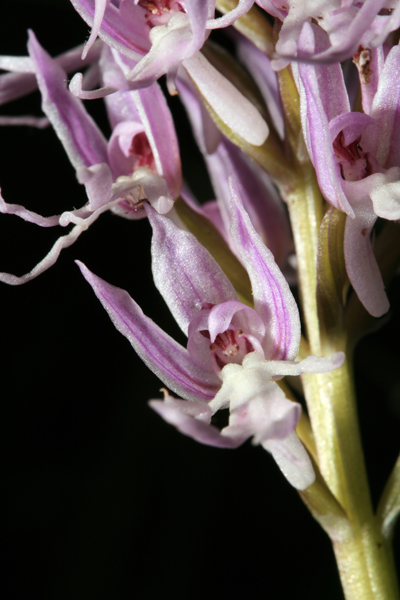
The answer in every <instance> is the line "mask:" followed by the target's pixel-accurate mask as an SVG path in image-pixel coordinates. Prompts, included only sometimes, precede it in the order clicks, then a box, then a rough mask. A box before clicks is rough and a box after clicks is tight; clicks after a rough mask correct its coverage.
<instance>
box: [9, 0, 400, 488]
mask: <svg viewBox="0 0 400 600" xmlns="http://www.w3.org/2000/svg"><path fill="white" fill-rule="evenodd" d="M71 2H72V5H73V7H74V8H75V9H76V11H77V12H78V13H79V15H80V16H81V17H82V18H83V19H84V20H85V21H86V23H87V24H88V25H89V26H90V27H91V34H90V37H89V39H88V41H87V43H86V44H85V45H84V46H82V47H81V48H80V49H78V50H74V51H69V52H66V53H65V54H63V55H61V56H59V57H57V58H51V57H50V56H49V55H48V54H47V52H46V51H45V50H44V49H43V48H42V47H41V45H40V43H39V42H38V40H37V39H36V37H35V35H34V33H33V32H30V33H29V41H28V56H26V57H0V67H1V68H3V69H4V70H7V71H10V73H8V74H3V75H1V76H0V81H1V96H0V101H1V102H2V103H3V104H4V103H6V102H9V101H11V100H13V99H15V98H17V97H19V96H21V95H24V94H27V93H29V92H30V91H32V89H34V88H35V87H36V86H37V87H38V88H39V90H40V93H41V97H42V109H43V113H44V117H41V118H39V119H38V118H35V117H21V118H20V119H19V120H18V119H15V118H11V117H10V118H9V119H7V118H6V117H3V118H2V123H3V124H5V125H13V124H15V123H17V122H18V123H19V124H27V125H34V126H39V127H43V126H46V125H48V124H51V126H52V127H53V128H54V131H55V132H56V134H57V136H58V137H59V139H60V141H61V143H62V145H63V146H64V149H65V151H66V153H67V155H68V158H69V160H70V162H71V164H72V165H73V167H74V169H75V171H76V176H77V179H78V181H79V183H80V184H82V185H84V186H85V190H86V194H87V202H86V204H85V205H84V206H82V207H81V208H79V209H73V210H66V211H64V212H62V214H59V215H53V216H50V217H48V216H41V215H38V214H36V213H34V212H32V211H30V210H29V209H28V208H25V207H24V206H22V205H20V204H11V203H8V202H6V200H5V199H3V198H2V197H1V196H0V211H1V212H3V213H8V214H15V215H18V216H20V217H21V218H23V219H25V220H27V221H30V222H32V223H35V224H37V225H39V226H41V227H53V226H61V227H63V228H66V227H68V226H70V225H72V228H71V229H70V230H69V232H68V233H66V234H65V235H62V236H61V237H60V238H59V239H58V240H57V242H56V243H55V245H54V246H53V248H52V249H51V250H50V252H49V254H48V255H47V256H46V257H45V258H44V259H43V260H42V261H41V262H40V263H39V264H38V265H36V267H34V268H33V269H32V271H30V272H29V273H27V274H25V275H23V276H22V277H17V276H15V275H11V274H8V273H1V274H0V279H1V281H4V282H6V283H8V284H12V285H18V284H21V283H25V282H27V281H29V280H30V279H32V278H34V277H36V276H37V275H39V274H40V273H42V272H43V271H44V270H46V269H47V268H49V267H50V266H51V265H53V264H54V263H55V262H56V260H57V258H58V256H59V254H60V252H61V250H62V249H63V248H66V247H67V246H70V245H71V244H73V243H74V242H75V241H76V240H77V238H78V237H79V236H80V235H81V233H82V232H83V231H85V230H86V229H88V227H89V226H90V225H91V224H92V223H93V222H94V221H96V220H97V218H98V217H99V216H100V215H101V214H102V213H103V212H105V211H109V210H110V211H112V212H113V213H115V214H117V215H119V216H121V217H124V218H127V219H131V220H137V219H140V218H146V217H147V218H148V219H149V221H150V223H151V226H152V228H153V241H152V258H153V275H154V281H155V284H156V287H157V288H158V289H159V291H160V292H161V294H162V296H163V298H164V300H165V301H166V303H167V305H168V307H169V309H170V310H171V312H172V314H173V316H174V317H175V319H176V320H177V322H178V324H179V326H180V327H181V329H182V330H183V332H184V333H185V334H186V335H187V336H188V344H187V348H183V347H182V346H180V345H179V344H177V343H176V342H175V341H174V340H173V339H172V338H170V337H169V335H168V334H167V333H165V332H164V331H162V330H161V329H160V328H159V327H158V326H157V325H156V324H155V323H153V322H152V321H151V320H150V319H149V318H148V317H146V316H145V315H144V314H143V312H142V311H141V309H140V308H139V306H138V305H137V304H136V303H135V302H134V301H133V300H132V299H131V298H130V297H129V296H128V294H127V292H125V291H123V290H120V289H118V288H115V287H113V286H111V285H110V284H108V283H106V282H104V281H102V280H101V279H100V278H98V277H97V276H95V275H94V274H92V273H91V272H90V271H89V270H88V269H87V268H86V267H85V266H84V265H82V264H80V268H81V271H82V273H83V275H84V277H85V278H86V279H87V281H88V282H89V283H90V285H91V286H92V287H93V289H94V291H95V293H96V295H97V296H98V298H99V300H100V301H101V302H102V304H103V305H104V307H105V308H106V310H107V312H108V314H109V316H110V317H111V319H112V321H113V323H114V324H115V326H116V327H117V328H118V329H119V330H120V331H121V332H122V333H123V334H124V335H125V336H126V337H127V338H128V339H129V340H130V342H131V344H132V346H133V347H134V349H135V351H136V352H137V353H138V354H139V356H140V357H141V358H142V359H143V361H144V362H145V363H146V364H147V365H148V366H149V368H150V369H152V370H153V371H154V373H155V374H156V375H157V376H158V377H159V379H160V380H161V381H162V382H163V383H164V385H165V386H167V387H168V388H169V389H170V390H172V391H173V392H174V393H176V394H178V395H179V396H180V397H181V399H178V398H174V397H172V396H171V395H170V394H169V392H167V391H165V398H164V400H152V401H151V402H150V404H151V406H152V408H153V409H154V410H156V411H157V412H158V413H159V414H160V415H161V416H162V417H163V418H164V419H165V420H166V421H168V422H170V423H172V424H173V425H175V426H176V427H177V428H178V429H179V430H180V431H182V432H183V433H185V434H186V435H189V436H191V437H192V438H194V439H196V440H198V441H200V442H202V443H205V444H209V445H214V446H219V447H229V448H232V447H236V446H238V445H240V444H241V443H243V442H244V441H245V440H246V439H248V438H250V437H251V438H252V439H253V442H254V443H255V444H261V445H262V446H263V447H264V448H265V449H266V450H268V451H269V452H270V453H271V454H272V455H273V457H274V458H275V460H276V462H277V463H278V465H279V467H280V468H281V469H282V471H283V473H284V474H285V476H286V477H287V479H288V480H289V481H290V483H291V484H292V485H294V486H295V487H296V488H298V489H305V488H307V487H308V486H309V485H310V484H312V482H313V481H314V478H315V475H314V469H313V466H312V463H311V460H310V458H309V455H308V453H307V451H306V450H305V448H304V447H303V445H302V443H301V442H300V440H299V438H298V437H297V435H296V432H295V429H296V425H297V423H298V420H299V417H300V412H301V407H300V405H299V404H298V403H295V402H293V401H292V400H289V399H288V398H286V396H285V393H284V392H283V390H282V388H281V387H280V386H279V383H278V381H279V380H280V379H281V378H283V377H284V376H288V375H292V376H297V375H300V374H302V373H325V372H327V371H330V370H333V369H336V368H338V367H340V365H341V364H342V363H343V360H344V355H343V353H341V352H338V353H336V354H333V356H332V357H331V358H327V357H316V356H309V357H308V358H305V359H303V360H296V359H297V358H298V353H299V346H300V340H301V328H300V317H299V311H298V308H297V305H296V302H295V300H294V297H293V295H292V292H291V290H290V287H289V284H291V285H296V283H297V279H296V256H295V246H294V243H293V238H292V234H291V229H290V224H289V219H288V216H287V209H286V207H285V205H284V203H283V202H282V198H281V196H280V195H279V193H278V190H277V188H279V191H280V193H281V195H282V196H283V197H284V198H285V195H287V194H288V193H289V192H288V190H290V194H292V195H293V193H294V192H295V190H293V189H292V188H293V185H294V184H293V181H294V180H295V179H294V178H293V179H291V178H290V176H289V174H290V169H291V168H292V170H293V171H296V173H298V172H299V171H301V169H302V167H303V166H304V165H306V164H312V166H313V168H314V169H315V176H316V179H317V181H318V184H319V188H320V191H321V193H322V196H323V198H324V202H325V203H327V204H329V205H331V206H332V207H334V208H335V209H336V210H337V211H341V212H343V213H345V215H346V224H345V230H344V238H343V240H342V241H341V243H342V244H343V248H342V250H343V253H344V260H345V268H346V270H347V275H348V278H349V281H350V283H351V285H352V286H353V289H354V291H355V293H356V294H357V296H358V298H359V299H360V301H361V303H362V304H363V305H364V306H365V308H366V309H367V311H369V313H370V314H371V315H373V316H381V315H382V314H384V313H385V312H386V311H387V310H388V308H389V303H388V300H387V297H386V293H385V290H384V284H383V280H382V277H381V274H380V270H379V267H378V264H377V262H376V259H375V257H374V253H373V249H372V245H371V232H372V229H373V227H374V224H375V222H376V220H377V218H378V217H380V218H382V219H387V220H398V219H400V130H399V128H400V120H399V118H398V113H399V110H400V109H399V99H400V78H399V70H400V53H399V47H398V46H397V45H394V44H392V43H391V38H390V35H391V34H392V32H393V31H395V30H396V29H397V28H398V27H399V25H400V5H399V3H398V2H396V1H395V0H393V2H390V1H389V2H388V1H386V2H385V1H383V0H364V1H361V2H360V1H358V2H352V1H351V0H346V1H345V0H342V1H341V2H339V0H336V1H335V2H317V1H311V0H307V1H304V2H298V1H296V2H295V1H291V0H284V1H283V2H282V1H280V2H276V1H275V0H258V1H257V2H256V3H254V2H253V1H252V0H240V1H239V2H218V1H216V0H207V1H206V0H151V1H150V0H71ZM253 5H254V6H253ZM256 5H258V6H256ZM227 7H228V8H227ZM216 10H219V11H220V12H222V13H226V14H223V16H218V15H217V14H216ZM272 18H273V19H274V20H275V33H274V35H275V38H276V44H275V47H274V48H273V44H272V41H271V40H272V39H273V32H272V28H271V25H270V20H271V19H272ZM246 19H247V21H246ZM268 19H269V20H268ZM246 23H247V25H246ZM249 23H250V25H249ZM260 23H262V26H261V25H260ZM251 26H253V28H254V30H257V27H258V28H259V29H260V28H261V29H260V30H262V31H265V32H269V35H270V39H269V40H268V43H267V41H265V40H264V41H265V44H264V45H263V43H264V42H260V40H258V38H257V36H255V38H254V40H252V35H251V31H252V29H251ZM221 28H223V29H226V32H227V35H228V36H230V39H231V40H233V42H234V43H235V44H236V48H237V55H238V58H239V59H240V61H241V66H237V67H232V60H233V59H232V57H229V56H228V55H227V53H226V51H225V50H221V49H218V47H215V45H214V44H213V42H211V41H210V40H208V38H209V36H210V34H211V33H212V31H213V30H215V29H221ZM234 28H236V29H234ZM257 31H258V30H257ZM257 35H258V34H257ZM97 38H99V39H97ZM257 40H258V41H257ZM253 41H254V43H253ZM271 48H273V49H272V50H271ZM351 60H353V62H354V64H355V66H354V64H353V63H352V62H351ZM340 61H342V62H344V66H343V67H342V65H341V64H340ZM288 65H290V67H288ZM84 67H88V68H87V70H86V72H85V73H84V74H82V73H81V72H80V71H81V70H82V68H84ZM235 69H236V70H235ZM245 69H247V71H245ZM282 73H286V75H288V76H289V77H290V78H292V81H293V85H294V89H295V91H296V93H297V94H298V98H299V131H298V132H297V134H296V135H297V138H298V140H300V138H304V140H303V139H301V141H299V143H298V145H297V147H295V144H294V143H293V138H294V137H295V136H294V135H293V134H291V131H290V128H291V123H290V119H289V118H288V111H287V109H286V108H285V98H284V94H283V93H282V94H281V93H280V92H281V91H282V90H281V88H280V85H281V83H282V77H283V75H282ZM69 74H74V75H73V77H72V79H71V81H70V84H69V87H67V84H66V82H67V79H68V76H69ZM164 75H166V85H167V89H168V91H169V93H170V94H173V95H176V94H178V96H179V98H180V99H181V101H182V103H183V105H184V107H185V109H186V111H187V113H188V116H189V119H190V122H191V124H192V128H193V133H194V136H195V138H196V141H197V143H198V145H199V148H200V150H201V152H202V153H203V156H204V159H205V163H206V165H207V168H208V171H209V174H210V178H211V181H212V184H213V187H214V191H215V195H216V199H215V200H212V201H210V202H208V203H206V204H204V205H202V206H200V205H199V204H198V203H197V202H196V200H195V198H194V197H193V196H192V193H191V191H190V190H189V189H188V187H187V186H186V185H185V183H184V181H183V179H182V171H181V161H180V154H179V145H178V141H177V136H176V133H175V128H174V123H173V120H172V116H171V113H170V110H169V108H168V104H167V100H166V97H165V96H164V93H163V91H162V89H161V87H160V85H159V83H158V80H159V79H160V77H162V76H164ZM101 98H103V99H104V102H105V105H106V110H107V115H108V119H109V123H110V128H111V135H110V136H109V139H108V140H107V139H105V137H104V135H103V133H102V132H101V130H100V129H99V127H98V126H97V124H96V123H95V122H94V120H93V119H92V117H91V116H90V115H89V113H88V112H87V110H86V108H85V105H84V103H83V101H84V100H94V99H101ZM296 101H297V99H294V100H293V103H294V104H295V102H296ZM292 129H293V127H292ZM303 146H304V148H303V150H302V149H301V148H302V147H303ZM274 148H278V150H279V152H281V156H282V157H283V159H284V161H283V162H285V161H287V163H288V166H286V165H285V164H282V173H283V175H282V173H280V175H279V176H278V174H277V173H276V172H275V171H274V169H273V168H269V165H271V164H272V162H271V160H270V158H265V157H270V156H272V155H273V153H274ZM293 156H295V159H293ZM292 160H294V163H296V164H294V163H292V162H291V161H292ZM268 161H269V162H268ZM296 161H297V162H296ZM285 169H286V170H285ZM286 177H287V181H286V180H285V178H286ZM177 201H178V202H179V203H181V205H183V206H185V207H186V208H185V210H187V211H189V212H190V214H191V215H192V218H193V220H194V221H195V222H198V223H201V222H204V220H206V222H207V223H209V224H210V227H212V231H213V232H214V233H215V234H218V236H219V237H218V238H217V242H216V243H217V245H218V244H219V245H220V247H223V248H224V253H225V254H224V255H225V256H229V257H230V259H231V260H234V261H236V262H235V263H234V264H236V265H238V266H239V267H240V268H241V269H242V271H241V272H243V273H245V274H246V272H247V274H248V277H249V280H250V282H251V288H252V294H253V301H254V305H253V306H250V304H251V299H250V300H249V298H251V296H250V294H249V296H248V298H247V300H248V302H247V303H244V300H245V299H243V297H240V295H239V290H238V289H237V286H236V289H235V284H234V282H233V280H232V281H230V279H229V278H228V276H227V274H226V272H224V264H223V262H224V261H223V260H222V261H218V260H216V259H215V257H213V256H212V255H211V254H210V252H209V250H208V249H206V248H205V247H204V246H203V245H202V244H201V243H200V241H199V240H198V239H197V238H196V237H195V235H193V233H190V232H189V231H188V230H187V228H188V227H189V226H188V224H187V223H185V220H184V219H183V217H182V214H181V213H180V212H179V210H177V209H176V207H175V203H176V202H177ZM327 204H324V206H325V208H326V206H327ZM202 220H203V221H202ZM219 263H220V264H219ZM239 267H238V268H239ZM225 271H226V270H225ZM228 274H229V273H228ZM221 409H228V410H229V424H228V425H227V426H226V427H224V428H222V430H220V429H218V428H217V427H216V426H215V425H214V424H213V423H212V418H213V415H214V414H215V413H216V412H217V411H218V410H221Z"/></svg>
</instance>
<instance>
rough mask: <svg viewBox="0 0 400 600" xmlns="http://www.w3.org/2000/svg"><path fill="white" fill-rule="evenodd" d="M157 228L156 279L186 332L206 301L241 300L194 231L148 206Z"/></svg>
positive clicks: (149, 215) (151, 222) (151, 218)
mask: <svg viewBox="0 0 400 600" xmlns="http://www.w3.org/2000/svg"><path fill="white" fill-rule="evenodd" d="M146 210H147V213H148V217H149V221H150V224H151V226H152V228H153V238H152V245H151V252H152V270H153V276H154V282H155V284H156V286H157V288H158V290H159V291H160V293H161V295H162V296H163V298H164V300H165V302H166V303H167V305H168V308H169V309H170V311H171V312H172V314H173V316H174V318H175V320H176V321H177V323H178V325H179V326H180V328H181V329H182V331H183V332H184V333H186V334H187V331H188V326H189V323H190V321H191V319H192V318H193V317H194V315H195V314H196V313H197V312H198V311H199V310H200V309H201V307H202V305H203V304H204V303H205V302H209V303H212V304H219V303H221V302H225V301H226V300H237V295H236V292H235V290H234V289H233V286H232V284H231V283H230V281H229V279H228V278H227V277H226V275H225V274H224V273H223V271H222V269H221V268H220V267H219V265H218V264H217V263H216V262H215V260H214V259H213V257H212V256H211V255H210V253H209V252H208V250H206V249H205V248H204V246H202V245H201V244H200V243H199V242H198V241H197V239H196V238H195V236H194V235H192V234H191V233H189V232H188V231H183V230H182V229H179V227H177V226H176V225H175V223H174V222H173V221H171V219H168V218H167V217H163V216H161V215H158V214H157V213H155V212H154V211H152V210H151V209H148V208H146Z"/></svg>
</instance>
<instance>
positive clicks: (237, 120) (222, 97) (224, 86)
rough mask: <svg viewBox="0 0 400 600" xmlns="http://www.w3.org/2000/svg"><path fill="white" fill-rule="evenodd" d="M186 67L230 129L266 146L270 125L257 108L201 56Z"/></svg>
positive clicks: (201, 91)
mask: <svg viewBox="0 0 400 600" xmlns="http://www.w3.org/2000/svg"><path fill="white" fill-rule="evenodd" d="M183 66H184V67H185V69H186V70H187V71H188V73H189V75H190V77H191V78H192V79H193V81H194V82H195V84H196V86H197V87H198V89H199V91H200V93H201V94H202V96H203V97H204V98H205V99H206V101H207V102H208V103H209V105H210V106H211V108H212V109H213V110H214V111H215V113H216V114H217V115H218V117H219V118H220V119H221V120H222V121H223V123H224V124H225V125H226V126H227V127H229V129H231V130H232V131H233V132H234V133H236V134H237V135H239V136H240V137H241V138H243V139H244V140H245V141H246V142H248V143H249V144H252V145H254V146H261V145H262V144H263V143H264V142H265V140H266V139H267V137H268V133H269V129H268V125H267V123H266V122H265V121H264V119H263V117H262V116H261V115H260V113H259V112H258V110H257V109H256V107H255V106H254V104H252V103H251V102H250V101H249V100H247V98H245V96H243V94H242V93H241V92H240V91H239V90H238V89H237V88H236V87H235V86H234V85H232V83H231V82H230V81H228V80H227V79H226V78H225V77H224V76H223V75H221V73H220V72H219V71H217V69H215V67H213V66H212V65H211V63H209V62H208V60H207V59H206V58H205V57H204V56H203V55H202V54H201V53H200V52H198V53H196V54H195V55H194V56H192V57H191V58H189V59H187V60H185V61H184V64H183Z"/></svg>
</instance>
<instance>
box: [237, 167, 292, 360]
mask: <svg viewBox="0 0 400 600" xmlns="http://www.w3.org/2000/svg"><path fill="white" fill-rule="evenodd" d="M231 191H232V225H231V235H232V238H233V240H234V242H235V244H236V247H237V249H238V252H239V254H240V257H241V260H242V262H243V264H244V265H245V267H246V269H247V271H248V273H249V277H250V281H251V285H252V289H253V296H254V307H255V309H256V311H257V312H258V314H259V315H260V317H261V318H262V320H263V321H264V323H265V324H266V327H267V334H266V336H265V341H264V352H265V355H266V357H267V358H271V359H272V358H274V359H281V360H282V359H292V358H295V357H296V355H297V352H298V348H299V343H300V318H299V311H298V308H297V305H296V302H295V300H294V298H293V294H292V292H291V291H290V288H289V285H288V283H287V281H286V279H285V278H284V276H283V275H282V273H281V271H280V270H279V268H278V267H277V265H276V263H275V260H274V257H273V255H272V253H271V252H270V250H268V248H267V247H266V246H265V245H264V244H263V242H262V240H261V238H260V236H259V235H258V234H257V233H256V231H255V229H254V227H253V225H252V224H251V222H250V219H249V217H248V215H247V214H246V212H245V210H244V209H243V206H242V204H241V201H240V196H239V189H238V186H237V184H236V182H235V181H234V180H233V178H232V179H231Z"/></svg>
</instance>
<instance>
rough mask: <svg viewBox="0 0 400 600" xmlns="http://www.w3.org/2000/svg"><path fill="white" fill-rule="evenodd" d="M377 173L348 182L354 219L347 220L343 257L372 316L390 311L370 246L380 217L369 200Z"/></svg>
mask: <svg viewBox="0 0 400 600" xmlns="http://www.w3.org/2000/svg"><path fill="white" fill-rule="evenodd" d="M377 175H380V174H379V173H378V174H375V175H370V176H369V177H367V178H366V179H363V180H361V181H346V182H345V185H346V188H345V189H346V194H347V196H348V197H349V198H350V199H351V203H352V206H353V208H354V213H355V219H346V226H345V230H344V258H345V262H346V271H347V274H348V276H349V279H350V283H351V285H352V286H353V288H354V290H355V292H356V294H357V296H358V297H359V299H360V301H361V302H362V304H363V305H364V306H365V308H366V309H367V311H368V312H369V313H370V314H371V315H372V316H373V317H381V316H382V315H383V314H385V313H386V312H387V311H388V310H389V301H388V299H387V296H386V292H385V288H384V284H383V280H382V275H381V273H380V270H379V267H378V264H377V262H376V258H375V256H374V253H373V250H372V247H371V239H370V235H371V231H372V228H373V226H374V224H375V221H376V219H377V217H376V214H375V212H374V208H373V205H372V202H371V199H370V197H369V196H370V193H371V182H372V181H373V179H375V178H376V177H377Z"/></svg>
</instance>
